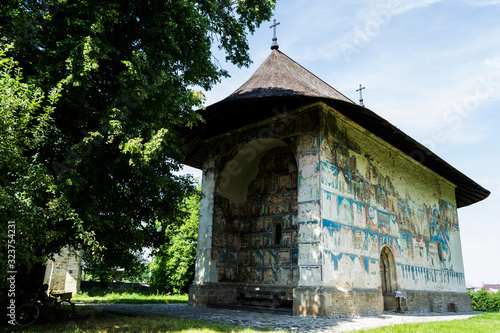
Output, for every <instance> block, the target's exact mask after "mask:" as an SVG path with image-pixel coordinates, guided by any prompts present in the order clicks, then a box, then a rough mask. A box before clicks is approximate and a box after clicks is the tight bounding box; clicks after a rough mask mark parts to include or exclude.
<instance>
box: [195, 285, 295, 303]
mask: <svg viewBox="0 0 500 333" xmlns="http://www.w3.org/2000/svg"><path fill="white" fill-rule="evenodd" d="M235 289H258V290H271V291H283V292H285V293H286V296H285V298H286V299H288V300H290V301H291V300H292V298H293V287H291V286H279V285H276V286H270V285H257V284H255V285H254V284H252V285H249V284H239V283H206V284H193V285H191V286H190V287H189V305H194V306H203V305H236V304H238V302H237V301H236V296H235V295H234V290H235Z"/></svg>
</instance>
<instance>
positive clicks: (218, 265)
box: [197, 113, 321, 286]
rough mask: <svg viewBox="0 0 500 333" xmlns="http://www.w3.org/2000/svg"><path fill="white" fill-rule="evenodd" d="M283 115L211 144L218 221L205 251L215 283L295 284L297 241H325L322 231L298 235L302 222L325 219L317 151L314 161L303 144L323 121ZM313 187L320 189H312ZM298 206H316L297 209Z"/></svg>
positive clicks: (215, 218)
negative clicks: (305, 136) (304, 135)
mask: <svg viewBox="0 0 500 333" xmlns="http://www.w3.org/2000/svg"><path fill="white" fill-rule="evenodd" d="M286 116H287V117H285V118H282V119H279V120H276V121H272V122H268V123H263V124H259V125H256V126H255V125H254V126H249V127H247V128H245V129H242V130H239V131H235V132H233V133H232V134H231V135H227V136H223V137H221V138H219V139H217V140H215V141H213V142H211V144H210V155H211V156H212V158H213V160H214V165H215V166H214V178H213V187H210V186H209V190H212V191H213V193H214V195H213V214H212V220H211V221H210V222H209V223H207V228H211V230H212V241H211V243H210V244H206V245H207V247H206V248H210V250H209V251H210V255H209V256H210V258H211V260H210V269H211V272H214V271H215V277H214V278H212V277H211V278H210V281H211V282H229V283H245V284H259V285H282V286H294V285H297V284H298V281H299V279H300V277H299V264H298V263H299V261H300V260H302V259H301V258H299V257H300V255H299V237H302V238H304V237H305V238H309V234H311V235H314V234H315V235H316V236H315V237H316V238H317V242H316V243H318V244H319V242H320V236H319V235H318V230H316V231H315V230H313V229H311V230H306V229H307V228H306V229H304V231H303V232H302V233H301V235H300V236H299V215H300V216H301V217H302V218H303V219H310V217H311V216H314V217H315V218H316V221H319V220H320V213H319V179H320V174H319V169H318V165H319V149H316V153H315V154H310V149H308V148H307V147H306V146H307V145H308V144H309V143H307V142H306V141H304V140H301V139H300V138H299V137H300V135H299V134H300V133H301V132H304V131H305V132H310V131H311V129H313V128H314V127H317V126H318V122H319V120H318V114H317V113H316V117H315V119H313V118H311V117H310V115H308V116H306V115H300V114H299V115H294V114H291V115H288V114H287V115H286ZM318 140H319V138H316V141H318ZM316 146H318V145H317V144H316ZM299 151H300V153H299ZM299 165H306V167H305V170H306V171H304V175H302V174H301V175H300V176H299V172H298V166H299ZM302 176H305V177H302ZM299 182H300V184H299ZM314 182H316V186H312V185H311V184H312V183H314ZM299 188H304V190H302V191H299ZM299 195H300V196H301V199H300V200H299V199H298V196H299ZM301 200H302V201H304V200H305V201H307V202H316V203H317V204H318V205H317V207H313V206H311V205H308V204H305V205H300V204H299V202H300V201H301ZM207 216H208V215H207ZM200 228H201V220H200ZM320 231H321V230H320V229H319V232H320ZM277 233H280V237H279V239H277V238H276V235H277ZM208 245H209V246H208ZM205 252H207V250H206V249H205ZM303 253H308V254H307V255H306V257H307V256H311V257H312V258H314V256H315V255H318V254H321V253H320V251H318V250H316V251H307V250H304V252H303ZM304 260H307V259H304ZM199 262H200V260H199ZM200 263H202V262H200ZM317 265H318V264H317V262H316V267H317ZM200 267H202V266H200ZM214 267H215V269H214ZM198 270H199V268H198V266H197V271H198ZM310 272H314V269H312V268H311V269H310ZM313 275H314V276H319V277H320V275H318V274H317V273H314V274H313Z"/></svg>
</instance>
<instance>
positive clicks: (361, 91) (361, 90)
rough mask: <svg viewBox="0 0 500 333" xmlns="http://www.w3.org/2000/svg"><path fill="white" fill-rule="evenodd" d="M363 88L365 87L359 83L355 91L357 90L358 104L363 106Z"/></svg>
mask: <svg viewBox="0 0 500 333" xmlns="http://www.w3.org/2000/svg"><path fill="white" fill-rule="evenodd" d="M363 89H365V87H363V86H361V84H360V85H359V89H356V91H359V105H361V106H365V105H364V104H363Z"/></svg>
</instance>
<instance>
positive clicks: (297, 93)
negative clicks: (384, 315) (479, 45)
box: [182, 50, 490, 207]
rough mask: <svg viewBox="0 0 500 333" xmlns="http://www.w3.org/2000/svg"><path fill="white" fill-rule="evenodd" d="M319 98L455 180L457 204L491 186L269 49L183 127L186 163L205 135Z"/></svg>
mask: <svg viewBox="0 0 500 333" xmlns="http://www.w3.org/2000/svg"><path fill="white" fill-rule="evenodd" d="M318 101H322V102H324V103H326V104H327V105H330V106H331V107H333V108H334V109H335V110H337V111H338V112H340V113H342V114H343V115H345V116H346V117H348V118H350V119H351V120H353V121H354V122H356V123H358V124H359V125H360V126H362V127H364V128H366V129H367V130H369V131H370V132H372V133H373V134H375V135H376V136H378V137H380V138H381V139H383V140H385V141H386V142H388V143H389V144H391V145H392V146H394V147H396V148H397V149H399V150H401V151H402V152H403V153H405V154H406V155H408V156H410V157H411V158H413V159H414V160H416V161H417V162H419V163H421V164H422V165H424V166H426V167H428V168H429V169H431V170H433V171H434V172H436V173H437V174H439V175H440V176H442V177H443V178H445V179H447V180H449V181H450V182H452V183H453V184H455V185H456V186H457V188H456V200H457V207H464V206H468V205H471V204H473V203H476V202H478V201H481V200H483V199H485V198H486V197H488V196H489V194H490V192H489V191H488V190H486V189H484V188H483V187H481V186H480V185H478V184H477V183H476V182H474V181H473V180H472V179H470V178H468V177H467V176H465V175H464V174H463V173H461V172H460V171H458V170H457V169H455V168H453V167H452V166H451V165H450V164H448V163H447V162H445V161H444V160H443V159H441V158H440V157H439V156H437V155H436V154H434V153H433V152H432V151H430V150H429V149H428V148H426V147H424V146H423V145H422V144H420V143H419V142H417V141H416V140H414V139H412V138H411V137H410V136H408V135H406V134H405V133H404V132H402V131H401V130H400V129H398V128H397V127H395V126H394V125H392V124H390V123H389V122H388V121H387V120H385V119H383V118H382V117H380V116H379V115H377V114H376V113H374V112H373V111H371V110H369V109H367V108H365V107H362V106H359V105H357V104H355V103H354V102H353V101H351V100H350V99H348V98H347V97H345V96H344V95H342V94H341V93H340V92H338V91H337V90H335V89H334V88H332V87H331V86H329V85H328V84H326V83H325V82H324V81H322V80H320V79H319V78H318V77H316V76H315V75H314V74H312V73H310V72H309V71H308V70H306V69H305V68H303V67H302V66H300V65H299V64H297V63H296V62H295V61H293V60H292V59H290V58H289V57H287V56H286V55H284V54H283V53H282V52H279V51H277V50H273V51H272V53H271V54H270V55H269V57H268V58H267V59H266V60H265V61H264V63H263V64H262V65H261V66H260V67H259V68H258V69H257V71H256V72H255V73H254V75H252V77H251V78H250V79H249V80H248V81H247V82H246V83H244V84H243V85H242V86H241V87H240V88H238V89H237V90H236V91H235V92H233V93H232V94H231V95H229V97H227V98H226V99H224V100H222V101H220V102H218V103H216V104H213V105H211V106H209V107H207V108H206V109H205V110H201V111H200V112H199V113H200V114H201V115H202V116H203V118H204V119H205V123H204V124H201V125H199V126H197V127H195V128H193V129H190V130H189V131H182V132H183V135H184V139H185V144H186V161H185V164H187V165H189V166H192V167H195V168H201V167H202V164H203V162H204V160H205V159H206V157H207V152H208V151H207V147H206V145H205V144H204V143H203V141H204V140H206V139H208V138H211V137H214V136H216V135H219V134H223V133H227V132H229V131H232V130H234V129H238V128H241V127H244V126H247V125H249V124H252V123H255V122H258V121H261V120H264V119H267V118H271V117H273V116H275V115H276V114H275V110H284V109H288V110H290V111H292V110H294V109H296V108H299V107H301V106H305V105H309V104H312V103H315V102H318Z"/></svg>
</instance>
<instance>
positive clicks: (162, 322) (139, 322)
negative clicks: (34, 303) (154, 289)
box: [14, 316, 263, 333]
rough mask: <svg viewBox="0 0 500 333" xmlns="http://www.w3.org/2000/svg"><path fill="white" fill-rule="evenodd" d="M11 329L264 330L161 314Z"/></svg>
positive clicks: (76, 332)
mask: <svg viewBox="0 0 500 333" xmlns="http://www.w3.org/2000/svg"><path fill="white" fill-rule="evenodd" d="M14 332H54V333H62V332H65V333H87V332H99V333H108V332H177V333H197V332H202V333H232V332H237V333H255V332H263V331H256V330H252V329H249V328H244V327H240V326H233V325H223V324H212V323H205V322H202V321H198V320H189V319H175V318H164V317H125V316H116V317H111V318H100V319H93V320H76V321H74V322H67V323H60V324H52V325H49V324H40V325H33V326H31V327H29V328H21V327H17V328H15V329H14Z"/></svg>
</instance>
